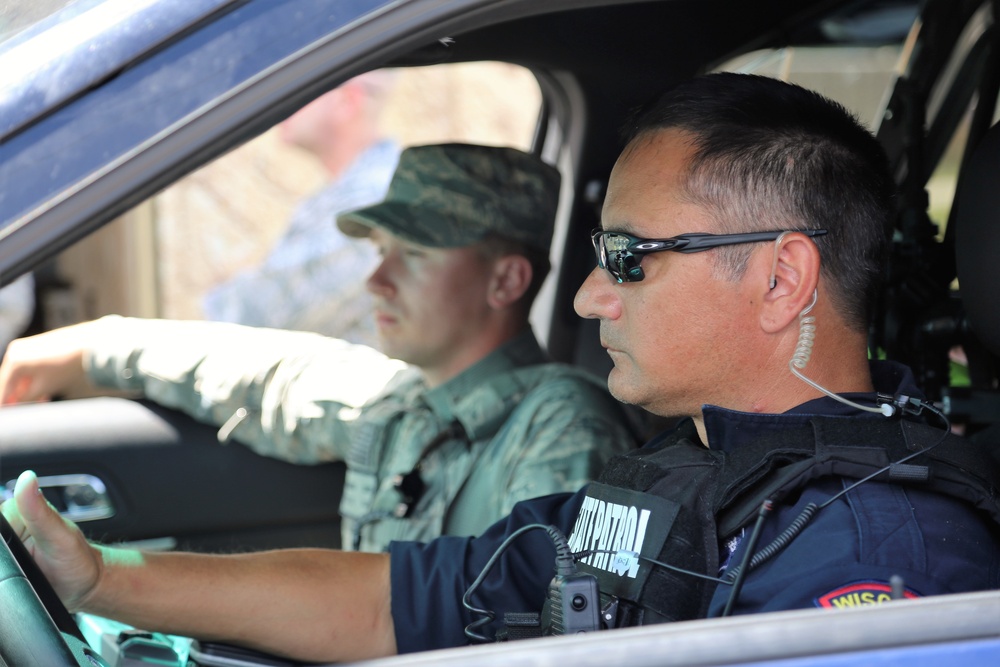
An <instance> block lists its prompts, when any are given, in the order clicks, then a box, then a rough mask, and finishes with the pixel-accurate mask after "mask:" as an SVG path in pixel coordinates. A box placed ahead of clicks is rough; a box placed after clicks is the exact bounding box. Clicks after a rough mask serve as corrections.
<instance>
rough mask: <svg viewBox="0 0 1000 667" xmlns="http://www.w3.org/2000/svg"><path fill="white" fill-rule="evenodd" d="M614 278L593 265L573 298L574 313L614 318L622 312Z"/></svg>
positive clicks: (589, 317)
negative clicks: (592, 268)
mask: <svg viewBox="0 0 1000 667" xmlns="http://www.w3.org/2000/svg"><path fill="white" fill-rule="evenodd" d="M613 284H614V280H613V279H612V278H611V275H610V274H609V273H608V272H607V271H605V270H604V269H601V268H598V267H594V270H593V271H591V272H590V275H588V276H587V278H586V280H584V281H583V284H582V285H580V289H579V290H577V292H576V298H575V299H573V309H574V310H575V311H576V314H577V315H579V316H580V317H583V318H586V319H591V320H593V319H601V320H615V319H618V317H619V316H620V315H621V313H622V304H621V300H620V299H619V298H618V294H617V293H616V291H615V289H614V286H613Z"/></svg>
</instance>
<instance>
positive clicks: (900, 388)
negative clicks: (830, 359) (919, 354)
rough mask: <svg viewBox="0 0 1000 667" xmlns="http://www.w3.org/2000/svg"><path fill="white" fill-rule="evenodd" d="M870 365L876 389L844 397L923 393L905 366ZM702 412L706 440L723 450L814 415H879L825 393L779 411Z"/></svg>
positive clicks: (866, 401) (864, 399) (868, 400)
mask: <svg viewBox="0 0 1000 667" xmlns="http://www.w3.org/2000/svg"><path fill="white" fill-rule="evenodd" d="M869 366H870V367H871V374H872V384H873V385H874V387H875V392H857V393H849V394H842V395H843V396H844V397H845V398H848V399H850V400H852V401H855V402H857V403H861V404H863V405H874V404H875V393H883V394H890V395H896V394H906V395H907V396H915V397H922V393H921V392H920V390H919V389H917V385H916V381H915V379H914V377H913V373H912V372H911V371H910V369H909V368H907V367H906V366H904V365H902V364H899V363H896V362H893V361H872V362H870V363H869ZM702 415H703V416H704V419H705V433H706V434H707V435H708V441H709V443H711V446H712V448H713V449H719V450H722V451H732V450H733V449H735V448H737V447H739V446H740V445H742V444H744V443H746V442H750V441H751V440H755V439H756V438H758V437H760V436H762V435H764V434H766V433H768V432H771V431H773V430H774V429H781V428H790V427H796V426H801V425H803V424H806V423H808V422H809V420H810V419H812V418H813V417H817V416H824V417H851V418H872V419H882V417H879V416H878V415H874V414H871V413H867V412H863V411H861V410H858V409H857V408H852V407H851V406H849V405H844V404H843V403H841V402H839V401H835V400H834V399H832V398H829V397H827V396H823V397H821V398H814V399H812V400H810V401H806V402H805V403H802V404H800V405H797V406H795V407H794V408H792V409H791V410H788V411H787V412H783V413H781V414H766V413H755V412H739V411H737V410H728V409H726V408H720V407H718V406H715V405H706V406H704V407H703V408H702Z"/></svg>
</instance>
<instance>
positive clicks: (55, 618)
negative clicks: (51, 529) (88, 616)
mask: <svg viewBox="0 0 1000 667" xmlns="http://www.w3.org/2000/svg"><path fill="white" fill-rule="evenodd" d="M0 536H2V540H0V542H2V544H0V664H8V665H18V666H19V667H20V666H21V665H25V666H35V665H37V666H38V667H57V666H59V667H62V666H65V665H75V666H79V665H84V666H86V667H92V666H95V665H97V666H100V665H106V664H107V663H106V662H104V661H103V660H102V659H101V658H100V656H98V654H97V653H95V652H93V651H92V650H91V649H90V648H89V647H88V646H87V644H86V642H85V641H84V639H83V635H82V634H81V632H80V628H79V627H78V626H77V625H76V623H75V622H74V621H73V617H72V616H71V615H70V613H69V611H68V610H67V609H66V606H65V605H63V603H62V602H61V601H60V600H59V597H58V596H57V595H56V592H55V591H54V590H53V589H52V586H51V585H50V584H49V582H48V580H47V579H46V578H45V576H44V575H43V574H42V572H41V570H39V569H38V566H37V565H36V564H35V561H34V559H32V558H31V555H30V554H29V553H28V550H27V549H25V547H24V545H23V544H22V543H21V540H20V539H18V537H17V535H16V534H15V533H14V530H13V529H12V528H11V527H10V524H8V523H7V519H5V518H4V517H3V515H2V514H0Z"/></svg>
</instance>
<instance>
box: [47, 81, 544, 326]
mask: <svg viewBox="0 0 1000 667" xmlns="http://www.w3.org/2000/svg"><path fill="white" fill-rule="evenodd" d="M378 75H385V76H384V78H383V79H382V80H381V84H379V85H382V84H384V85H385V90H384V91H383V93H384V100H383V102H384V104H383V105H382V106H381V107H380V109H379V122H378V129H379V132H380V134H381V135H382V136H383V137H386V138H388V139H391V140H392V141H393V142H395V143H396V144H397V145H398V146H399V147H405V146H410V145H420V144H428V143H439V142H451V141H456V142H470V143H481V144H487V145H498V146H499V145H503V146H512V147H516V148H521V149H528V148H530V145H531V140H532V137H533V134H534V131H535V125H536V122H537V120H538V115H539V111H540V109H541V93H540V91H539V88H538V85H537V82H536V80H535V78H534V76H533V75H532V74H531V73H530V72H529V71H528V70H526V69H524V68H521V67H518V66H515V65H510V64H505V63H463V64H450V65H436V66H431V67H415V68H402V69H396V70H391V71H387V72H382V73H379V74H378ZM282 125H283V124H279V125H278V126H275V127H274V128H272V129H271V130H269V131H268V132H266V133H265V134H263V135H261V136H260V137H258V138H257V139H254V140H252V141H250V142H248V143H246V144H244V145H243V146H241V147H239V148H237V149H235V150H234V151H232V152H230V153H229V154H227V155H225V156H223V157H222V158H220V159H218V160H216V161H214V162H213V163H211V164H209V165H207V166H205V167H203V168H202V169H200V170H198V171H196V172H194V173H192V174H191V175H189V176H187V177H185V178H183V179H181V180H180V181H178V182H177V183H175V184H174V185H172V186H171V187H169V188H168V189H167V190H165V191H163V192H162V193H161V194H159V195H157V196H156V197H154V198H153V199H151V200H150V201H147V202H146V203H144V204H142V205H140V206H139V207H137V208H136V209H134V210H133V211H131V212H130V213H129V214H127V215H126V216H124V217H123V219H121V220H119V221H115V222H114V223H112V224H110V225H108V226H107V227H106V228H104V229H101V230H99V231H98V232H97V233H95V234H92V235H91V236H90V237H88V238H86V239H84V240H83V241H82V242H80V243H78V244H77V245H76V246H74V247H73V248H71V249H70V250H68V251H67V252H65V253H63V255H62V256H61V257H60V259H59V261H58V274H59V282H60V283H61V284H64V285H69V286H70V287H69V292H70V297H69V298H68V299H67V295H66V294H61V295H59V298H58V299H53V300H52V301H53V303H58V304H60V306H61V308H62V311H60V312H52V314H51V318H50V320H51V321H49V322H47V323H46V324H47V328H48V327H51V326H58V325H59V324H62V323H63V322H61V321H58V320H62V319H69V320H71V321H75V320H78V319H89V318H91V317H96V316H99V315H101V314H104V313H110V312H115V313H123V314H132V315H140V316H157V317H167V318H180V319H202V318H205V317H206V298H207V294H208V293H209V292H210V291H212V290H213V288H215V287H216V286H219V285H222V284H224V283H227V282H231V281H234V280H235V279H236V278H235V277H236V276H238V275H239V274H241V272H247V271H253V270H254V269H255V267H260V266H261V265H262V263H264V262H266V261H269V255H270V254H271V253H272V251H273V250H274V248H275V247H276V244H277V243H278V242H279V240H280V239H281V238H282V235H284V234H286V233H287V232H288V229H289V226H290V224H291V221H292V219H293V217H294V216H295V215H296V207H297V206H299V205H300V204H302V203H303V202H305V201H308V200H309V198H310V197H311V196H312V195H314V194H315V193H317V192H318V191H320V190H321V189H323V188H324V186H325V185H327V184H328V183H329V182H331V177H330V171H329V169H326V168H324V166H323V164H322V163H321V162H320V160H319V159H317V157H316V156H315V155H314V154H313V153H311V152H310V151H309V150H304V149H303V148H302V147H301V146H296V145H294V143H293V142H292V141H290V139H289V137H288V136H284V134H283V132H284V130H283V129H282ZM324 224H328V225H329V226H331V227H332V226H333V225H334V222H333V220H332V219H330V220H329V221H327V222H325V223H324ZM295 252H296V251H294V250H293V251H292V252H291V254H293V255H294V254H295ZM99 257H104V258H106V259H107V260H108V261H106V262H105V261H100V262H95V261H94V259H95V258H99ZM116 257H125V258H126V261H124V262H122V261H115V260H114V259H112V258H116ZM270 260H271V261H285V260H284V259H281V258H278V260H275V259H274V258H273V257H272V258H270ZM288 261H295V259H294V257H293V258H289V259H288ZM95 265H96V266H95ZM366 271H367V270H366ZM261 300H262V301H264V300H265V299H264V298H263V296H262V297H261ZM67 303H68V304H69V307H68V308H67V307H66V305H67ZM210 319H218V317H210ZM294 328H303V329H310V328H313V327H310V326H307V325H306V324H303V325H302V326H296V327H294ZM324 333H325V332H324Z"/></svg>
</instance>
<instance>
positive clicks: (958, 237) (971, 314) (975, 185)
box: [952, 123, 1000, 441]
mask: <svg viewBox="0 0 1000 667" xmlns="http://www.w3.org/2000/svg"><path fill="white" fill-rule="evenodd" d="M954 209H955V211H954V215H953V217H952V224H954V225H955V230H954V231H955V259H956V270H957V274H958V281H959V290H960V293H961V296H962V303H963V306H964V309H965V315H966V319H967V322H968V326H969V328H970V329H971V333H972V334H973V337H974V340H973V341H972V343H973V345H974V344H975V343H976V342H978V343H979V344H981V345H982V347H983V348H985V349H984V350H982V351H981V352H980V353H979V354H978V355H973V354H969V362H970V369H969V370H970V378H971V379H972V387H971V389H972V391H973V392H977V396H975V397H974V398H975V404H976V405H978V408H977V410H976V413H977V414H976V415H973V417H974V421H978V422H981V423H982V424H988V425H989V426H988V427H987V428H985V429H984V430H983V431H981V432H980V433H981V435H983V436H986V437H990V438H992V439H993V440H994V441H1000V392H998V391H997V389H998V387H997V365H998V364H997V360H998V358H1000V296H998V294H1000V293H998V288H1000V123H998V124H996V125H994V126H993V127H992V128H991V129H990V130H989V131H988V132H987V133H986V134H985V135H984V137H983V139H982V141H980V143H979V145H978V146H977V147H976V149H975V151H974V152H973V153H972V156H971V158H970V159H969V160H968V161H967V163H966V165H965V167H964V169H963V170H962V173H961V175H960V178H959V185H958V188H957V190H956V193H955V202H954ZM970 352H971V350H970ZM975 365H978V366H979V368H974V366H975Z"/></svg>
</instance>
